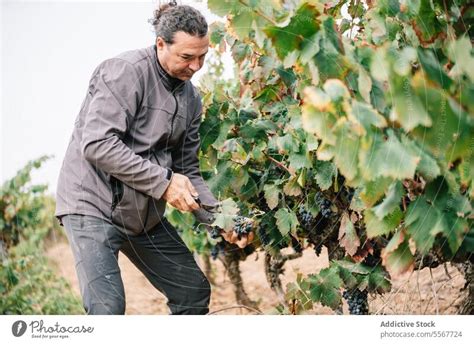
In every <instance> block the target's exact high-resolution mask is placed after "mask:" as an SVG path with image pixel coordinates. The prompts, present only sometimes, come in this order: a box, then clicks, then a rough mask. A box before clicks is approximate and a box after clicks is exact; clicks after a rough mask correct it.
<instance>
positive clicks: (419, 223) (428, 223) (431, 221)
mask: <svg viewBox="0 0 474 344" xmlns="http://www.w3.org/2000/svg"><path fill="white" fill-rule="evenodd" d="M405 225H406V227H407V230H408V233H409V234H410V235H411V237H412V238H413V240H414V241H415V243H416V248H417V250H419V251H420V252H421V253H427V252H428V251H429V250H430V249H431V247H432V246H433V243H434V239H435V236H436V234H438V233H440V232H443V221H442V215H441V213H440V212H439V210H438V209H437V208H436V207H434V206H433V205H430V204H429V203H428V200H427V199H426V198H425V196H420V197H418V198H417V199H416V200H415V201H414V202H412V203H410V205H409V207H408V209H407V215H406V218H405Z"/></svg>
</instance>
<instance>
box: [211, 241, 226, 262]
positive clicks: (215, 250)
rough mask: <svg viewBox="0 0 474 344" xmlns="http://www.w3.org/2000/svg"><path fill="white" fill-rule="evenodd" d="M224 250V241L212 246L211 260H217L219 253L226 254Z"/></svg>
mask: <svg viewBox="0 0 474 344" xmlns="http://www.w3.org/2000/svg"><path fill="white" fill-rule="evenodd" d="M224 249H225V243H224V242H223V241H219V242H218V243H217V244H215V245H214V246H212V248H211V258H212V260H216V259H217V256H218V255H219V253H220V252H224Z"/></svg>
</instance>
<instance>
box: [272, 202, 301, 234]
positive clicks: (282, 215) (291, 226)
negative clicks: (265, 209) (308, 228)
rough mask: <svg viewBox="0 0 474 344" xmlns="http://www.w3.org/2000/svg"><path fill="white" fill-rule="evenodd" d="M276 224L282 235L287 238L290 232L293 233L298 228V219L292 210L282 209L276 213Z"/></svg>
mask: <svg viewBox="0 0 474 344" xmlns="http://www.w3.org/2000/svg"><path fill="white" fill-rule="evenodd" d="M275 219H276V224H277V227H278V230H279V231H280V233H281V235H283V236H285V235H287V234H288V233H289V232H290V231H291V232H292V233H293V232H295V231H296V228H297V226H298V224H299V223H298V219H297V218H296V215H295V213H294V212H292V211H291V210H288V209H285V208H281V209H278V211H277V212H276V213H275Z"/></svg>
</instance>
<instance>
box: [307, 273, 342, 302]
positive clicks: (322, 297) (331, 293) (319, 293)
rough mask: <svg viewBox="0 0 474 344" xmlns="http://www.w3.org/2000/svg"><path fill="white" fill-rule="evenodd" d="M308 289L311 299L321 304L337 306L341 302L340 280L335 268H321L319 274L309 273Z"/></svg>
mask: <svg viewBox="0 0 474 344" xmlns="http://www.w3.org/2000/svg"><path fill="white" fill-rule="evenodd" d="M307 280H308V282H309V291H310V295H311V299H312V300H313V301H315V302H321V304H322V305H323V306H328V307H331V308H332V309H335V308H337V307H338V306H339V305H340V304H341V293H340V291H339V289H340V288H341V286H342V280H341V278H340V277H339V274H338V271H337V268H326V269H322V270H321V271H320V272H319V274H314V275H309V276H308V279H307Z"/></svg>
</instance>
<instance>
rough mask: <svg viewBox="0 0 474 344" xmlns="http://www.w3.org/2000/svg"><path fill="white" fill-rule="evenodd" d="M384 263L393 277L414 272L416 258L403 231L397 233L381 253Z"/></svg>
mask: <svg viewBox="0 0 474 344" xmlns="http://www.w3.org/2000/svg"><path fill="white" fill-rule="evenodd" d="M381 257H382V264H383V265H384V266H385V268H386V269H387V271H388V272H389V273H390V276H391V277H392V278H396V277H399V276H401V275H403V274H405V273H408V272H412V271H413V269H414V267H415V258H414V257H413V254H412V253H411V251H410V247H409V246H408V241H407V240H406V238H405V236H404V234H403V232H402V231H400V232H398V233H396V234H395V235H394V236H393V238H392V239H391V240H390V241H389V243H388V245H387V246H386V247H385V248H384V249H383V250H382V253H381Z"/></svg>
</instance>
